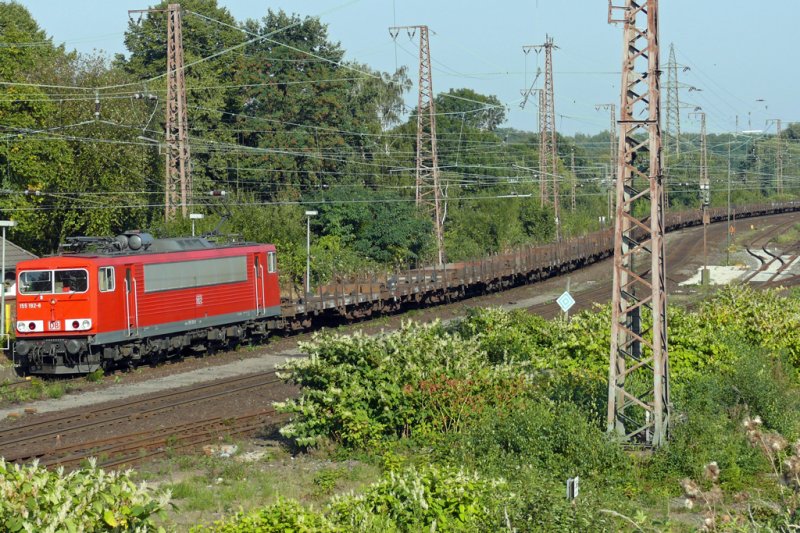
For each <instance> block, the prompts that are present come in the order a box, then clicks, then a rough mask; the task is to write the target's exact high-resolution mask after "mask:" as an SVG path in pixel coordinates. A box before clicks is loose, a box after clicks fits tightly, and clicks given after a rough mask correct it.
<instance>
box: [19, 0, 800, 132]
mask: <svg viewBox="0 0 800 533" xmlns="http://www.w3.org/2000/svg"><path fill="white" fill-rule="evenodd" d="M621 2H622V0H618V2H617V3H621ZM19 3H21V4H23V5H25V6H26V7H28V9H29V10H30V11H31V13H32V14H33V16H34V18H36V20H37V21H38V22H39V24H40V26H41V27H42V28H43V29H44V30H45V31H46V32H47V33H48V34H49V35H51V36H52V37H53V39H54V40H55V41H56V42H57V43H61V42H64V43H65V44H66V46H67V48H68V49H73V48H74V49H77V50H78V51H80V52H91V51H92V50H93V49H98V50H103V51H105V52H107V53H109V54H113V53H117V52H124V51H125V49H124V45H123V42H122V39H123V32H124V31H125V29H126V26H127V21H128V14H127V10H128V9H141V8H146V7H147V6H148V3H147V2H142V3H136V2H135V0H126V1H120V0H106V1H99V0H21V1H20V2H19ZM218 3H219V5H221V6H224V7H226V8H228V10H229V11H230V12H231V13H232V14H233V16H234V17H235V18H237V19H239V20H243V19H246V18H261V17H263V16H264V14H266V12H267V9H269V8H272V9H283V10H285V11H287V12H294V13H298V14H300V15H311V16H319V17H320V18H321V19H322V20H323V22H325V23H327V24H328V25H329V35H330V37H331V38H332V39H333V40H335V41H340V42H341V43H342V46H343V47H344V48H345V50H347V58H348V59H354V60H358V61H359V62H361V63H366V64H369V65H370V66H372V67H373V68H377V69H381V70H386V71H393V70H394V69H395V66H396V65H408V66H409V67H410V68H409V71H410V72H411V74H412V76H416V72H417V56H416V44H415V43H414V42H412V41H409V39H408V37H407V36H406V35H404V34H402V33H401V34H400V36H398V38H397V40H396V42H395V41H393V40H392V39H391V37H390V36H389V32H388V27H389V26H391V25H393V24H395V23H396V24H398V25H410V24H427V25H428V26H429V27H430V29H431V31H432V32H434V33H435V34H433V35H432V36H431V54H432V57H433V61H434V72H433V86H434V90H435V91H436V92H440V91H446V90H447V89H450V88H459V87H469V88H472V89H474V90H476V91H478V92H480V93H484V94H493V95H496V96H497V97H498V98H499V99H500V100H501V101H502V102H504V103H505V104H507V105H508V108H509V113H508V122H507V124H506V125H509V126H513V127H515V128H519V129H528V130H535V129H536V128H537V126H536V124H537V122H536V108H535V107H534V106H528V107H526V108H525V109H520V107H519V101H520V98H521V97H520V90H521V89H523V87H524V86H525V79H526V70H527V79H528V82H530V81H531V80H532V75H533V73H534V72H535V71H536V68H537V56H536V54H534V53H531V54H529V55H528V56H525V55H524V54H523V52H522V46H523V45H527V44H540V43H542V42H543V41H544V39H545V35H546V34H549V35H551V36H553V38H554V39H555V44H556V45H557V46H559V49H558V50H556V51H555V52H554V58H553V62H554V85H555V90H556V103H555V106H556V113H557V115H559V116H558V117H557V122H556V126H557V129H558V130H559V131H561V132H563V133H566V134H573V133H575V132H583V133H595V132H598V131H602V130H604V129H607V124H608V116H607V114H606V112H598V111H596V110H595V104H598V103H606V102H615V103H618V102H619V81H620V80H619V79H620V76H619V69H620V61H621V54H622V29H621V26H615V25H609V24H608V23H607V21H606V18H607V2H606V1H605V0H571V1H570V0H526V1H523V0H496V1H495V2H491V3H490V2H486V1H485V0H484V1H480V0H427V1H423V0H271V1H269V2H261V1H253V0H218ZM660 4H661V5H660V10H661V43H662V65H664V66H666V61H667V56H668V52H669V44H670V43H675V49H676V53H677V58H678V62H679V63H681V64H682V65H686V66H688V67H690V68H691V70H689V71H688V72H685V73H684V72H681V73H680V78H681V82H682V83H685V84H687V85H692V86H695V87H697V88H699V89H702V90H701V91H693V92H688V91H683V92H682V94H681V98H682V99H683V100H684V101H685V102H686V105H687V107H692V108H693V107H694V106H697V105H699V106H702V107H703V109H704V110H705V111H706V113H707V114H708V129H709V131H715V132H720V131H733V130H734V129H735V127H736V115H737V114H738V115H739V130H744V129H764V128H765V121H766V120H767V119H771V118H780V119H783V120H784V122H792V121H795V120H800V117H798V113H797V111H796V107H797V106H796V105H795V101H796V100H797V92H798V91H797V78H798V69H797V68H796V66H794V65H793V62H792V61H787V56H788V57H793V56H794V55H795V54H796V51H795V49H794V48H795V47H798V45H797V44H796V42H795V40H794V39H793V37H794V36H795V32H796V31H797V23H798V21H800V2H798V1H797V0H775V1H773V2H770V3H769V4H768V6H769V7H767V5H763V6H762V5H761V3H758V2H753V1H752V0H748V1H745V0H662V1H661V2H660ZM538 61H539V63H540V64H541V65H542V66H543V58H538ZM415 90H416V82H415V88H414V90H413V91H415ZM413 91H412V94H410V95H409V97H408V101H409V103H410V104H411V105H414V103H415V102H416V93H415V92H413ZM759 100H763V101H759ZM688 111H689V109H686V110H685V111H684V115H683V117H682V131H684V132H687V131H698V130H699V123H698V122H697V121H696V120H690V119H689V118H688V117H687V116H686V113H688ZM748 122H749V123H748ZM772 128H774V126H772Z"/></svg>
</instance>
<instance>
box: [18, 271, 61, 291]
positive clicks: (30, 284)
mask: <svg viewBox="0 0 800 533" xmlns="http://www.w3.org/2000/svg"><path fill="white" fill-rule="evenodd" d="M19 289H20V292H21V293H22V294H42V293H45V294H49V293H51V292H53V273H52V272H51V271H49V270H29V271H27V272H22V273H21V274H20V275H19Z"/></svg>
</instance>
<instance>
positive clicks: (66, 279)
mask: <svg viewBox="0 0 800 533" xmlns="http://www.w3.org/2000/svg"><path fill="white" fill-rule="evenodd" d="M54 274H55V275H54V279H55V289H56V290H55V292H56V293H64V292H86V290H87V289H88V288H89V274H88V272H86V271H85V270H56V271H55V272H54Z"/></svg>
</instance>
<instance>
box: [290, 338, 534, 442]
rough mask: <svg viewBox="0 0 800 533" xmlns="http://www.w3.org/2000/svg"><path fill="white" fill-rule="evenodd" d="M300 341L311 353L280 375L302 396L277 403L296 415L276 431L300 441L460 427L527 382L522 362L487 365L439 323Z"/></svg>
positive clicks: (366, 438) (511, 398)
mask: <svg viewBox="0 0 800 533" xmlns="http://www.w3.org/2000/svg"><path fill="white" fill-rule="evenodd" d="M301 348H302V349H303V350H304V351H306V352H307V353H308V354H309V357H308V358H307V359H297V360H293V361H289V362H288V363H286V364H285V365H283V366H282V367H281V369H280V370H281V372H280V374H279V375H280V376H281V377H282V378H284V379H286V380H289V381H292V382H294V383H296V384H298V385H301V386H302V387H303V390H302V392H301V396H300V398H298V399H296V400H288V401H286V402H282V403H278V404H276V407H277V409H278V410H280V411H282V412H288V413H292V414H293V415H295V416H294V418H293V419H292V421H291V422H290V423H289V424H288V425H286V426H284V427H283V428H282V429H281V433H282V434H283V435H284V436H286V437H288V438H291V439H293V440H294V441H295V442H296V443H297V444H298V445H300V446H313V445H315V444H318V443H319V442H320V439H325V438H330V439H333V440H335V441H337V442H340V443H342V444H345V445H346V446H350V447H372V446H374V445H375V444H376V443H378V442H379V441H380V440H381V439H383V438H385V437H402V436H409V435H411V434H412V433H417V432H423V433H425V434H428V435H430V434H432V433H436V432H445V431H458V430H460V429H461V428H463V427H465V425H467V420H468V419H470V418H472V417H475V416H478V415H479V414H480V412H482V411H483V410H484V409H487V408H489V407H492V406H496V405H508V404H510V403H512V402H515V401H518V400H520V399H521V398H522V397H523V396H524V395H525V394H527V393H528V391H530V390H531V389H532V383H531V379H530V376H529V375H528V373H527V372H526V370H525V369H526V367H525V366H524V365H521V364H516V365H506V364H498V365H489V364H488V361H487V356H486V353H485V352H484V351H483V350H481V349H480V347H478V346H476V344H475V343H474V342H471V341H470V340H468V339H464V338H462V337H460V336H458V335H455V334H452V333H450V332H448V331H446V330H445V329H444V328H443V327H442V326H441V325H440V324H432V325H419V324H414V323H407V324H404V325H403V327H402V328H401V329H400V330H399V331H397V332H394V333H391V334H389V335H385V336H379V337H366V336H364V335H361V334H356V335H352V336H343V335H326V336H319V335H318V336H316V337H315V338H314V341H313V342H311V343H301Z"/></svg>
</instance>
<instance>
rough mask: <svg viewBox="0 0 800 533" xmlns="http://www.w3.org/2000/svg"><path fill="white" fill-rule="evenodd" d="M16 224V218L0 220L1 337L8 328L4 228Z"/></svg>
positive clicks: (6, 333)
mask: <svg viewBox="0 0 800 533" xmlns="http://www.w3.org/2000/svg"><path fill="white" fill-rule="evenodd" d="M16 225H17V221H16V220H0V227H2V228H3V245H2V256H1V257H0V262H2V264H0V268H2V270H3V285H2V288H0V323H1V324H2V328H3V335H2V337H6V336H7V335H8V330H7V329H6V228H13V227H14V226H16Z"/></svg>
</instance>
